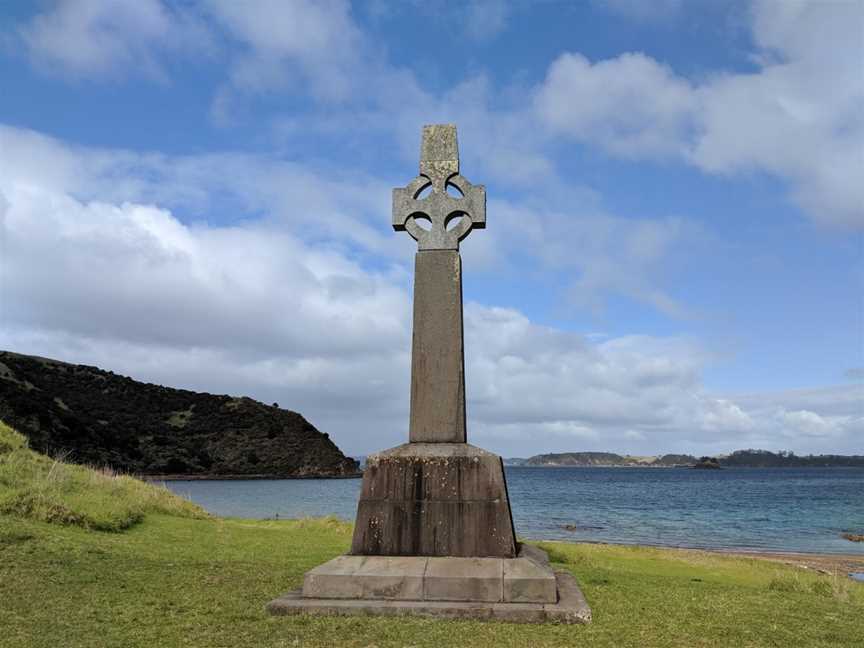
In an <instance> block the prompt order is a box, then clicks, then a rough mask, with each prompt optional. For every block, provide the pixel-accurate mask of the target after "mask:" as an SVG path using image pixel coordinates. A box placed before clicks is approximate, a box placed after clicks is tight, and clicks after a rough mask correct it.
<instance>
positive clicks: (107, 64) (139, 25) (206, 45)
mask: <svg viewBox="0 0 864 648" xmlns="http://www.w3.org/2000/svg"><path fill="white" fill-rule="evenodd" d="M18 34H19V36H20V38H21V40H22V42H23V44H24V46H25V48H26V50H27V52H28V54H29V56H30V58H31V60H32V61H33V62H34V63H35V64H36V66H37V67H38V68H39V69H41V70H43V71H45V72H47V73H49V74H63V75H68V76H70V77H73V78H96V79H104V78H116V77H119V76H120V75H121V74H126V73H127V72H128V71H129V70H135V71H137V72H139V73H142V74H145V75H148V76H150V77H154V78H157V79H165V78H166V77H165V71H164V64H163V62H162V54H163V52H164V51H165V50H168V51H173V52H183V51H185V52H186V53H189V52H191V51H193V50H194V51H195V52H196V54H198V55H200V54H201V53H202V52H204V53H209V52H210V51H211V47H212V43H211V40H210V35H209V33H208V31H207V30H206V28H205V27H204V26H203V25H202V24H201V23H200V22H199V21H197V20H196V19H194V18H193V17H192V16H191V15H190V14H188V13H186V12H184V11H182V10H180V9H171V8H168V7H166V6H165V5H163V4H162V2H160V0H116V1H111V0H60V1H59V2H57V3H56V4H55V5H54V6H53V7H52V8H50V9H49V10H48V11H46V12H44V13H41V14H38V15H36V16H35V17H34V18H33V19H32V20H31V21H30V22H29V23H27V24H25V25H22V26H21V27H20V28H19V30H18Z"/></svg>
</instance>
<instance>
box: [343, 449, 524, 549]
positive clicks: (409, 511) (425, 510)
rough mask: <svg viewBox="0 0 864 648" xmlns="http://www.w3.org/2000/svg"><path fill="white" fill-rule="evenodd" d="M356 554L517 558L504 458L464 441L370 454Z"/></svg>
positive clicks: (365, 476) (358, 515)
mask: <svg viewBox="0 0 864 648" xmlns="http://www.w3.org/2000/svg"><path fill="white" fill-rule="evenodd" d="M351 553H352V554H355V555H370V556H374V555H389V556H458V557H468V556H478V557H484V556H495V557H500V558H514V557H515V555H516V537H515V533H514V532H513V520H512V518H511V514H510V502H509V500H508V498H507V484H506V481H505V477H504V467H503V465H502V463H501V459H500V457H498V456H497V455H494V454H492V453H491V452H486V451H485V450H481V449H480V448H475V447H474V446H470V445H468V444H461V443H459V444H440V443H436V444H421V443H409V444H405V445H402V446H398V447H396V448H392V449H390V450H387V451H384V452H381V453H379V454H376V455H371V456H370V457H369V458H368V459H367V464H366V470H365V472H364V474H363V485H362V488H361V493H360V502H359V504H358V508H357V523H356V524H355V527H354V538H353V542H352V545H351Z"/></svg>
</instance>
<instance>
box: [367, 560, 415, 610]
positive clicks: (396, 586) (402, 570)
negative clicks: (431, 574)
mask: <svg viewBox="0 0 864 648" xmlns="http://www.w3.org/2000/svg"><path fill="white" fill-rule="evenodd" d="M427 560H428V558H421V557H417V556H370V557H368V558H367V559H366V560H365V562H364V563H363V565H362V566H361V567H360V569H358V570H357V572H356V578H358V579H359V580H360V581H361V584H362V589H363V598H368V599H395V600H401V601H420V600H422V599H423V576H424V574H425V573H426V561H427Z"/></svg>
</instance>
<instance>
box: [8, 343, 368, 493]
mask: <svg viewBox="0 0 864 648" xmlns="http://www.w3.org/2000/svg"><path fill="white" fill-rule="evenodd" d="M0 420H2V421H5V422H6V423H8V424H9V425H12V426H13V427H15V428H17V429H18V430H19V431H20V432H21V433H22V434H24V435H26V436H27V437H28V439H29V443H30V446H31V447H32V448H33V449H34V450H37V451H39V452H43V453H50V454H54V455H56V454H58V453H59V454H63V455H67V456H68V459H69V460H72V461H75V462H77V463H88V464H94V465H100V466H101V465H107V466H111V467H112V468H114V469H116V470H121V471H127V472H131V473H135V474H139V475H160V476H188V477H195V478H205V477H213V478H219V477H223V478H224V477H351V476H355V475H357V474H358V466H357V462H356V461H355V460H353V459H351V458H349V457H346V456H345V455H344V454H342V452H341V451H340V450H339V448H338V447H336V444H334V443H333V441H331V440H330V438H329V437H328V435H327V434H325V433H322V432H320V431H318V430H317V429H316V428H315V427H314V426H313V425H312V424H311V423H309V422H308V421H307V420H306V419H305V418H303V416H301V415H300V414H298V413H297V412H292V411H290V410H285V409H280V408H279V407H276V406H275V405H274V406H269V405H265V404H264V403H260V402H258V401H255V400H252V399H251V398H235V397H232V396H224V395H213V394H205V393H198V392H193V391H187V390H183V389H171V388H169V387H163V386H161V385H153V384H149V383H142V382H138V381H136V380H133V379H131V378H127V377H125V376H120V375H117V374H115V373H113V372H111V371H104V370H102V369H98V368H96V367H90V366H86V365H74V364H68V363H65V362H60V361H57V360H50V359H46V358H39V357H35V356H27V355H21V354H18V353H12V352H8V351H0Z"/></svg>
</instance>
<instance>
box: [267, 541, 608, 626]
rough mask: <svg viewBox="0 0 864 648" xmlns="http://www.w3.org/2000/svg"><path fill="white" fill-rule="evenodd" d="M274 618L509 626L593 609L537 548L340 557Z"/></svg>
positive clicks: (275, 606) (579, 617) (277, 608)
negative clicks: (420, 619) (513, 552)
mask: <svg viewBox="0 0 864 648" xmlns="http://www.w3.org/2000/svg"><path fill="white" fill-rule="evenodd" d="M267 610H268V611H269V612H270V613H271V614H315V615H391V616H406V615H411V616H430V617H439V618H459V619H494V620H499V621H510V622H513V623H543V622H546V621H555V622H558V623H588V622H590V621H591V608H589V607H588V604H587V602H586V601H585V597H584V596H583V595H582V592H581V591H580V590H579V587H578V585H577V584H576V581H575V580H574V579H573V577H572V576H571V575H570V574H568V573H567V572H553V571H552V569H551V567H550V566H549V562H548V558H547V557H546V554H545V553H544V552H543V551H540V550H539V549H537V548H536V547H529V546H525V545H523V546H522V547H520V551H519V555H518V557H516V558H452V557H451V558H437V557H431V558H426V557H419V556H400V557H391V556H339V557H338V558H334V559H333V560H331V561H330V562H327V563H324V564H323V565H320V566H318V567H316V568H315V569H312V570H311V571H309V572H307V574H306V576H305V578H304V580H303V588H302V590H295V591H293V592H288V593H286V594H284V595H282V596H281V597H279V598H278V599H275V600H273V601H271V602H270V603H269V604H268V605H267Z"/></svg>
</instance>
